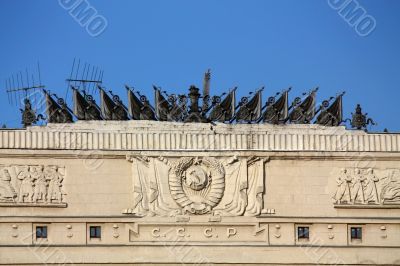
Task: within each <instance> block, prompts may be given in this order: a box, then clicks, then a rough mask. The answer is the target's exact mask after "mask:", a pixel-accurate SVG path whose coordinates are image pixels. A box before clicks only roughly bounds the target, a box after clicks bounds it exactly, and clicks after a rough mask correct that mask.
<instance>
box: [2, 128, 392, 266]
mask: <svg viewBox="0 0 400 266" xmlns="http://www.w3.org/2000/svg"><path fill="white" fill-rule="evenodd" d="M44 263H45V264H49V265H52V264H55V265H60V264H61V265H63V264H65V265H68V264H73V265H102V264H115V265H129V264H132V265H133V264H139V265H140V264H144V265H153V264H154V265H157V264H158V265H165V264H168V265H180V264H185V265H200V264H206V265H213V264H217V265H239V264H242V265H250V264H251V265H400V134H388V133H380V134H375V133H366V132H364V131H357V130H346V129H345V128H344V127H341V126H339V127H324V126H318V125H294V124H291V125H269V124H221V123H217V124H215V125H214V124H208V123H175V122H159V121H78V122H76V123H72V124H49V125H47V126H43V127H28V128H26V129H21V130H12V129H2V130H1V131H0V265H37V264H44Z"/></svg>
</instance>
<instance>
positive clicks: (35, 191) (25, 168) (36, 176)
mask: <svg viewBox="0 0 400 266" xmlns="http://www.w3.org/2000/svg"><path fill="white" fill-rule="evenodd" d="M64 176H65V169H64V168H63V167H58V166H55V165H0V206H16V207H17V206H49V207H51V206H64V205H65V203H64V195H65V192H64V191H63V180H64Z"/></svg>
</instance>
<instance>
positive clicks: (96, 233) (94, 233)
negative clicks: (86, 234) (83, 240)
mask: <svg viewBox="0 0 400 266" xmlns="http://www.w3.org/2000/svg"><path fill="white" fill-rule="evenodd" d="M90 238H101V227H100V226H91V227H90Z"/></svg>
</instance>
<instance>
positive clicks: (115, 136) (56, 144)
mask: <svg viewBox="0 0 400 266" xmlns="http://www.w3.org/2000/svg"><path fill="white" fill-rule="evenodd" d="M0 149H49V150H56V149H57V150H58V149H61V150H130V151H134V150H147V151H151V150H166V151H168V150H190V151H204V150H207V151H212V150H254V151H257V150H259V151H324V152H325V151H328V152H335V151H341V152H400V134H370V133H365V132H363V131H354V130H346V129H345V128H344V127H323V126H318V125H285V126H279V125H278V126H275V125H269V124H235V125H233V124H217V125H215V126H212V125H210V124H198V123H187V124H180V123H173V122H157V121H118V122H115V121H107V123H105V122H104V121H80V122H77V123H73V124H49V125H48V126H46V127H28V128H27V129H26V130H17V129H15V130H10V129H2V130H0Z"/></svg>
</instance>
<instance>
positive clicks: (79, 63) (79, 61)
mask: <svg viewBox="0 0 400 266" xmlns="http://www.w3.org/2000/svg"><path fill="white" fill-rule="evenodd" d="M80 65H81V59H79V60H78V68H77V70H76V75H75V79H78V73H79V66H80ZM74 85H76V84H75V83H74Z"/></svg>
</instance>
